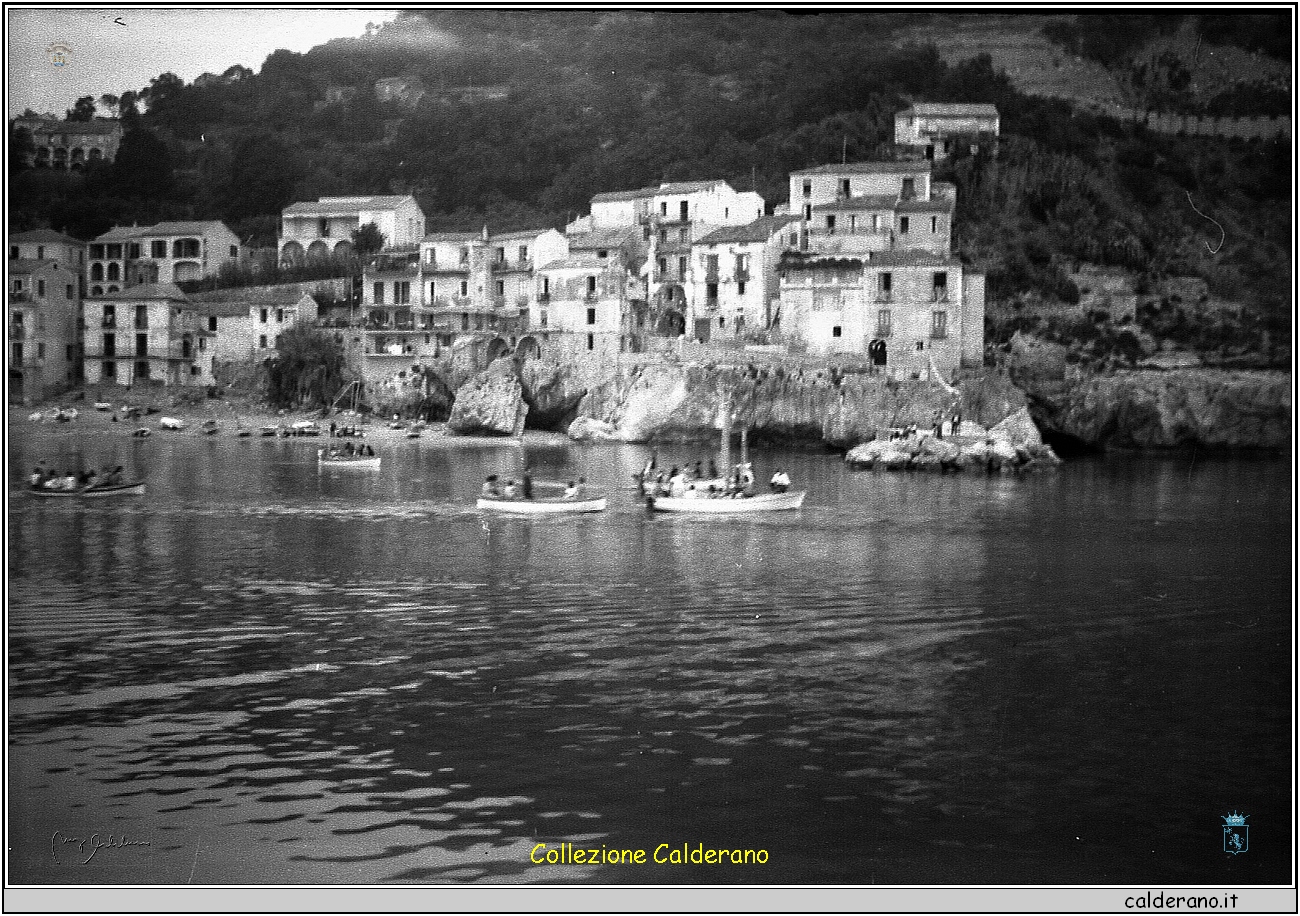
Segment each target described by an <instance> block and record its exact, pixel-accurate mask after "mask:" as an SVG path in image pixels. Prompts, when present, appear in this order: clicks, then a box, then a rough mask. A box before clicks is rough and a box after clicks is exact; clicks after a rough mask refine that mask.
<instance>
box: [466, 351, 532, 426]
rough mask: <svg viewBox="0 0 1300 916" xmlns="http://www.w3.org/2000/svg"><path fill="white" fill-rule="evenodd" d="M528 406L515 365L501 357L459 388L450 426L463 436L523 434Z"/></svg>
mask: <svg viewBox="0 0 1300 916" xmlns="http://www.w3.org/2000/svg"><path fill="white" fill-rule="evenodd" d="M527 415H528V405H527V404H526V403H524V399H523V388H522V386H521V385H520V383H519V376H518V374H517V372H516V369H515V364H514V362H513V361H512V360H510V359H498V360H497V361H496V362H494V363H492V364H491V365H490V366H488V367H487V368H486V369H485V370H483V371H482V372H480V373H478V374H477V375H475V376H474V377H473V378H471V379H470V380H469V381H467V382H465V384H463V385H461V386H460V388H458V389H457V390H456V403H455V404H453V405H452V408H451V416H450V417H448V419H447V429H448V430H450V431H452V432H454V433H461V434H463V435H475V434H487V435H500V436H515V435H519V434H520V433H522V432H523V430H524V418H525V417H526V416H527Z"/></svg>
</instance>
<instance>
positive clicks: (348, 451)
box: [343, 442, 357, 458]
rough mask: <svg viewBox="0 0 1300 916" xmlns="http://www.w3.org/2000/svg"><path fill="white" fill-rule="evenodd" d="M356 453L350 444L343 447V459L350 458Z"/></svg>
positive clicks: (354, 447)
mask: <svg viewBox="0 0 1300 916" xmlns="http://www.w3.org/2000/svg"><path fill="white" fill-rule="evenodd" d="M356 452H357V448H356V446H355V445H353V444H352V443H351V442H349V443H348V444H347V445H345V446H343V457H345V458H351V457H352V456H353V455H355V454H356Z"/></svg>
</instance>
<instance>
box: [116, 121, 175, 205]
mask: <svg viewBox="0 0 1300 916" xmlns="http://www.w3.org/2000/svg"><path fill="white" fill-rule="evenodd" d="M108 179H109V182H110V184H111V186H112V189H113V190H115V191H116V192H117V193H119V194H121V195H122V196H124V197H145V198H153V199H157V198H160V197H162V196H164V195H166V194H167V192H168V191H169V190H171V187H172V184H173V180H172V179H173V176H172V161H171V153H170V152H169V151H168V149H167V144H166V143H163V142H162V140H160V139H158V136H157V135H156V134H155V133H154V132H153V131H151V130H149V128H147V127H144V126H143V125H141V126H139V127H136V128H135V129H134V130H128V131H127V132H126V133H125V134H123V135H122V143H121V145H120V146H119V147H118V148H117V156H116V157H115V158H114V159H113V167H112V170H111V171H110V172H109V173H108Z"/></svg>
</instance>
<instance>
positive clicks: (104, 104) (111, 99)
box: [99, 92, 121, 118]
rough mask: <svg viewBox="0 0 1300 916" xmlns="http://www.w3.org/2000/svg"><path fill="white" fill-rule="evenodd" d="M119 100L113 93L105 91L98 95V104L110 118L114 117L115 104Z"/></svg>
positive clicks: (115, 114)
mask: <svg viewBox="0 0 1300 916" xmlns="http://www.w3.org/2000/svg"><path fill="white" fill-rule="evenodd" d="M120 101H121V99H119V98H118V97H117V96H115V95H113V93H111V92H105V93H104V94H103V95H101V96H100V97H99V106H100V107H101V108H102V109H104V111H106V112H108V116H109V117H110V118H116V117H117V106H118V103H119V102H120Z"/></svg>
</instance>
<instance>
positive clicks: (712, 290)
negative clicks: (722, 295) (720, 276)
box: [704, 283, 718, 305]
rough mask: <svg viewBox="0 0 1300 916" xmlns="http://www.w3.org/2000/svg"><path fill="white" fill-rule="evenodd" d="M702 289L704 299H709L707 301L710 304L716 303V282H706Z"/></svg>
mask: <svg viewBox="0 0 1300 916" xmlns="http://www.w3.org/2000/svg"><path fill="white" fill-rule="evenodd" d="M704 289H705V293H704V296H705V298H706V299H708V300H709V303H710V304H712V305H717V304H718V284H716V283H706V284H705V285H704Z"/></svg>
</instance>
